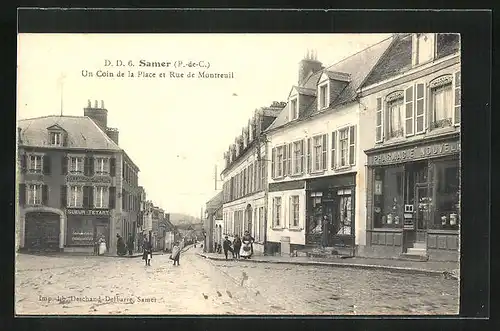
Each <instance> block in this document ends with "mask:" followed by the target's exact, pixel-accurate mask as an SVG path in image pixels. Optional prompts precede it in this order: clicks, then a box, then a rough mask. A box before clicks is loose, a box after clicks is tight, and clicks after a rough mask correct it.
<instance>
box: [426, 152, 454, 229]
mask: <svg viewBox="0 0 500 331" xmlns="http://www.w3.org/2000/svg"><path fill="white" fill-rule="evenodd" d="M459 167H460V164H459V160H458V159H454V160H444V161H439V162H435V163H434V188H435V189H434V192H433V195H434V199H433V200H434V201H435V203H434V218H433V222H432V223H431V224H429V228H431V229H443V230H447V229H449V230H458V224H459V221H460V206H459V195H460V190H459V182H460V178H459V176H460V172H459Z"/></svg>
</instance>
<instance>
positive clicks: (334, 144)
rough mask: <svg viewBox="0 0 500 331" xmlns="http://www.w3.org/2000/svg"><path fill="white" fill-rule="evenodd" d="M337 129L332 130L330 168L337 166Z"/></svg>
mask: <svg viewBox="0 0 500 331" xmlns="http://www.w3.org/2000/svg"><path fill="white" fill-rule="evenodd" d="M336 153H337V131H333V132H332V169H335V168H337V158H336V156H337V154H336Z"/></svg>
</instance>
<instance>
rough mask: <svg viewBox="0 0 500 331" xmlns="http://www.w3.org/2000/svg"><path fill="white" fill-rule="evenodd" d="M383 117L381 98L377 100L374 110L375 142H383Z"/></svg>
mask: <svg viewBox="0 0 500 331" xmlns="http://www.w3.org/2000/svg"><path fill="white" fill-rule="evenodd" d="M383 125H384V116H383V108H382V98H377V109H376V125H375V141H376V142H381V141H383V140H384V131H383Z"/></svg>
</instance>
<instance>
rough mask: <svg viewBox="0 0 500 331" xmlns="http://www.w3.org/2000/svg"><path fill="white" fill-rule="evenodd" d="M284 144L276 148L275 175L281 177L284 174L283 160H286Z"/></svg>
mask: <svg viewBox="0 0 500 331" xmlns="http://www.w3.org/2000/svg"><path fill="white" fill-rule="evenodd" d="M283 153H284V146H279V147H277V148H276V165H275V166H276V174H275V177H277V178H279V177H282V176H283V160H284V158H283V157H284V155H283Z"/></svg>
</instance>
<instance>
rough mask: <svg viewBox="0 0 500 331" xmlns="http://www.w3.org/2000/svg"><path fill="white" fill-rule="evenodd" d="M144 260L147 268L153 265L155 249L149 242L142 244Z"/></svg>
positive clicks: (145, 241)
mask: <svg viewBox="0 0 500 331" xmlns="http://www.w3.org/2000/svg"><path fill="white" fill-rule="evenodd" d="M142 252H143V253H142V259H143V260H144V262H145V263H146V266H150V265H151V259H152V258H153V247H152V246H151V242H150V241H149V240H144V242H143V243H142Z"/></svg>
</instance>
